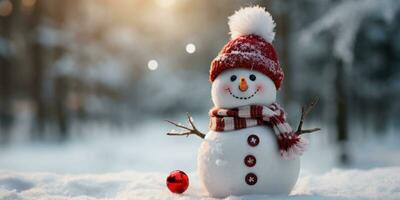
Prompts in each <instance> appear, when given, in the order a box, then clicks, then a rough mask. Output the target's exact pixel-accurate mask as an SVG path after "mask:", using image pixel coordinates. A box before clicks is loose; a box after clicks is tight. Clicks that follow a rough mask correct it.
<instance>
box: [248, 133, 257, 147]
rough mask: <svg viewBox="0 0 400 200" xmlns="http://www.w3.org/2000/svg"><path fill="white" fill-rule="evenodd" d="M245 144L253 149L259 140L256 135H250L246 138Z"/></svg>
mask: <svg viewBox="0 0 400 200" xmlns="http://www.w3.org/2000/svg"><path fill="white" fill-rule="evenodd" d="M247 143H248V144H249V145H250V146H252V147H255V146H257V145H258V144H259V143H260V138H258V136H257V135H250V136H249V137H248V138H247Z"/></svg>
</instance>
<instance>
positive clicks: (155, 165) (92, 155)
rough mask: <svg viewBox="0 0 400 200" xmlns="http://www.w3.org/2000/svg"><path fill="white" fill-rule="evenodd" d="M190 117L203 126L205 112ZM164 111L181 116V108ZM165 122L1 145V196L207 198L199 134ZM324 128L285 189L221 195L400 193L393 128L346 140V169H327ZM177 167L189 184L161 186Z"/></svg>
mask: <svg viewBox="0 0 400 200" xmlns="http://www.w3.org/2000/svg"><path fill="white" fill-rule="evenodd" d="M193 118H194V119H195V120H196V126H197V127H198V128H199V129H200V130H201V131H203V132H204V131H205V130H206V127H207V123H208V121H207V120H208V118H207V117H206V116H193ZM169 119H171V120H173V121H181V122H184V121H185V120H186V116H185V115H184V114H182V116H180V117H179V118H178V119H174V118H173V117H171V118H169ZM307 125H310V127H314V125H312V124H307ZM171 128H174V127H172V126H170V125H168V124H167V123H164V122H163V119H152V120H150V121H148V122H142V123H140V125H136V126H135V127H132V126H122V127H118V128H116V127H114V126H108V125H105V124H97V123H96V124H91V125H84V126H83V125H82V126H80V127H77V128H75V129H74V130H73V132H74V136H73V138H72V139H71V141H69V142H67V143H64V144H50V143H49V144H46V143H41V144H32V143H24V142H22V141H20V142H19V143H16V144H13V145H10V146H8V147H7V146H2V147H1V149H0V200H6V199H10V200H18V199H52V200H53V199H202V198H203V199H207V197H206V195H207V194H206V192H205V190H203V189H202V188H201V187H200V181H199V179H198V177H197V175H196V173H195V170H196V156H197V149H198V148H199V146H200V143H201V140H200V139H199V138H197V137H193V136H190V137H167V136H165V132H167V131H168V130H170V129H171ZM322 128H323V131H321V133H318V134H313V135H312V136H311V135H310V136H309V140H310V145H309V147H310V148H309V149H308V150H307V151H306V152H305V154H304V156H303V157H302V164H301V165H302V167H301V171H300V178H299V180H298V182H297V184H296V186H295V188H294V190H293V191H292V193H291V196H290V197H287V196H279V197H270V198H269V197H267V196H258V195H253V196H242V197H228V198H227V199H230V200H234V199H267V200H268V199H298V200H301V199H314V200H318V199H328V200H332V199H345V198H346V199H400V167H396V166H400V158H399V157H398V155H399V153H400V150H399V147H400V145H398V141H399V138H398V136H397V137H396V133H397V132H396V131H393V133H392V134H389V135H392V136H390V137H387V138H386V139H383V138H380V139H379V140H378V139H377V138H368V137H363V141H361V142H358V143H355V144H352V145H351V146H352V152H353V154H352V156H351V157H352V159H353V164H352V165H351V166H352V167H357V168H362V169H352V170H346V169H332V168H333V166H334V165H333V163H334V158H335V148H333V145H332V144H330V143H328V142H326V141H327V138H326V137H328V136H329V135H330V133H329V132H327V131H324V130H327V129H326V128H324V127H322ZM15 131H18V132H20V133H22V132H24V131H25V130H24V129H22V128H20V129H18V130H15ZM27 131H28V130H27ZM216 151H219V150H218V149H216ZM366 152H367V153H366ZM218 164H219V165H224V164H226V163H224V162H223V161H218ZM175 169H180V170H183V171H185V172H187V173H188V174H189V176H190V186H189V189H188V191H187V192H185V193H184V194H183V195H173V194H171V193H170V192H169V191H168V190H167V188H166V186H165V178H166V176H167V175H168V174H169V172H170V171H173V170H175ZM380 197H382V198H380Z"/></svg>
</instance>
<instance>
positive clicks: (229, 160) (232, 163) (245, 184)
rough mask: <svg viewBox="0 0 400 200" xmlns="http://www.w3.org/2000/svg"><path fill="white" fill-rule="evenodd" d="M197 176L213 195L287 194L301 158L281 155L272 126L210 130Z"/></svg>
mask: <svg viewBox="0 0 400 200" xmlns="http://www.w3.org/2000/svg"><path fill="white" fill-rule="evenodd" d="M197 167H198V175H199V177H200V181H201V182H202V184H203V185H204V187H205V189H206V190H207V191H208V193H209V194H210V195H211V196H213V197H226V196H229V195H243V194H288V193H289V192H290V191H291V189H292V188H293V186H294V185H295V183H296V181H297V178H298V174H299V169H300V160H299V159H298V158H297V159H295V160H284V159H282V158H281V157H280V155H279V152H278V147H277V142H276V137H275V135H274V133H273V131H272V129H271V128H269V127H267V126H256V127H250V128H245V129H240V130H234V131H226V132H215V131H210V132H209V133H208V134H207V136H206V138H205V140H204V141H203V143H202V144H201V146H200V148H199V151H198V157H197Z"/></svg>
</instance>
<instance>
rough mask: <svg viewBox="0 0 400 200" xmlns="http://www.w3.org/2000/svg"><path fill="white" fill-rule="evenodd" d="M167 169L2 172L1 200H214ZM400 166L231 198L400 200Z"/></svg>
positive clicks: (340, 173)
mask: <svg viewBox="0 0 400 200" xmlns="http://www.w3.org/2000/svg"><path fill="white" fill-rule="evenodd" d="M165 178H166V174H163V173H157V172H155V173H140V172H135V171H124V172H116V173H106V174H80V175H69V174H65V175H60V174H54V173H24V172H12V171H0V199H4V200H5V199H158V200H161V199H210V200H211V199H212V198H207V196H206V193H205V192H204V191H203V190H202V189H201V187H200V186H199V184H198V182H199V181H198V178H197V177H196V175H195V174H193V173H191V174H189V180H190V186H189V189H188V191H186V192H185V193H184V194H183V195H176V194H172V193H170V192H169V191H168V189H167V188H166V186H165ZM399 198H400V167H391V168H390V167H387V168H377V169H372V170H338V169H333V170H332V171H330V172H328V173H325V174H322V175H319V176H318V175H303V176H302V177H301V178H300V179H299V181H298V183H297V185H296V186H295V189H294V190H293V192H292V194H291V195H290V196H266V195H247V196H240V197H235V196H230V197H227V198H226V199H230V200H233V199H237V200H239V199H267V200H268V199H281V200H284V199H298V200H301V199H314V200H318V199H328V200H332V199H387V200H390V199H399Z"/></svg>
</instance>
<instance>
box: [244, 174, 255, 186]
mask: <svg viewBox="0 0 400 200" xmlns="http://www.w3.org/2000/svg"><path fill="white" fill-rule="evenodd" d="M245 181H246V183H247V184H248V185H254V184H256V183H257V176H256V175H255V174H254V173H248V174H247V175H246V177H245Z"/></svg>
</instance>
